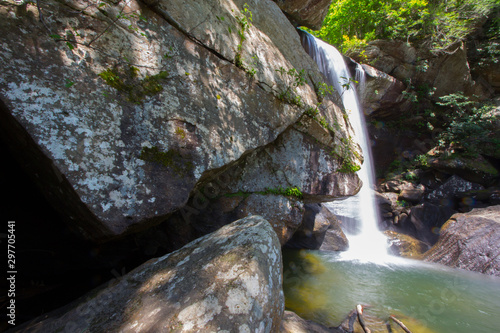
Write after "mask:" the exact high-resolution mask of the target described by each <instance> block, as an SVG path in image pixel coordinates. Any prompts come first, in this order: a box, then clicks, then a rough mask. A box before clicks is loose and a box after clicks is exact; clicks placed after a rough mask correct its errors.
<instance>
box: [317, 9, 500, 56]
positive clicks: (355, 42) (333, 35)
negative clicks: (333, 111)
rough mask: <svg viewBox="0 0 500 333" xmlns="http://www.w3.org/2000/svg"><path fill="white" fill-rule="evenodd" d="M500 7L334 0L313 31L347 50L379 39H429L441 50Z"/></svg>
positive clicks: (494, 23)
mask: <svg viewBox="0 0 500 333" xmlns="http://www.w3.org/2000/svg"><path fill="white" fill-rule="evenodd" d="M499 7H500V4H499V1H498V0H410V1H406V0H389V1H380V0H333V2H332V4H331V6H330V9H329V11H328V14H327V16H326V18H325V21H324V22H323V27H322V28H321V29H320V30H319V31H316V32H313V33H314V34H315V35H316V36H317V37H320V38H321V39H323V40H325V41H326V42H328V43H330V44H333V45H336V46H337V47H339V48H340V49H341V51H343V52H347V51H348V50H358V51H359V50H360V49H363V47H364V46H365V45H366V43H367V42H369V41H372V40H375V39H399V40H404V41H407V42H410V41H420V40H426V41H428V42H429V44H430V46H432V47H433V48H434V49H436V50H441V49H444V48H446V47H447V46H449V45H450V44H452V43H454V42H455V41H457V40H462V39H463V38H464V37H465V36H466V35H467V34H468V33H470V32H471V30H472V29H473V28H474V25H475V23H476V22H478V21H479V20H480V19H481V18H482V17H485V16H487V15H489V14H491V13H493V12H495V11H497V10H498V8H499ZM496 24H498V25H500V22H497V21H494V22H493V24H492V26H493V28H492V30H495V28H494V26H495V25H496ZM497 31H498V30H497Z"/></svg>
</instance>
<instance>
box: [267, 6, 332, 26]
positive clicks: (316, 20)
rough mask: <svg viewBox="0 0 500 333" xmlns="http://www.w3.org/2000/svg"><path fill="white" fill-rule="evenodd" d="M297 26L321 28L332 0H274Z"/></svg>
mask: <svg viewBox="0 0 500 333" xmlns="http://www.w3.org/2000/svg"><path fill="white" fill-rule="evenodd" d="M273 1H274V2H276V3H277V4H278V6H279V7H280V8H281V10H282V11H283V12H284V13H285V14H286V15H287V16H288V18H289V19H290V21H291V22H292V23H293V24H294V25H297V26H300V25H303V26H305V27H308V28H311V29H312V30H319V29H320V28H321V25H322V24H323V20H324V19H325V17H326V14H327V13H328V8H330V4H331V3H332V0H306V1H304V0H273Z"/></svg>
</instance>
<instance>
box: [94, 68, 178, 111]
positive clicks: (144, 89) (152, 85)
mask: <svg viewBox="0 0 500 333" xmlns="http://www.w3.org/2000/svg"><path fill="white" fill-rule="evenodd" d="M168 75H169V73H168V72H167V71H161V72H159V73H158V74H156V75H152V76H149V75H146V76H145V77H144V78H143V79H139V78H138V76H139V69H138V68H136V67H133V66H129V67H128V68H126V69H123V68H118V67H115V68H108V69H106V70H104V71H103V72H101V73H99V76H100V77H101V78H102V79H103V80H104V81H105V82H106V84H108V85H109V86H110V87H113V88H115V89H116V90H118V91H120V92H123V93H125V94H126V99H127V100H128V101H129V102H132V103H135V104H141V103H142V102H143V100H144V98H145V97H146V96H154V95H156V94H158V93H160V92H161V91H162V90H163V86H162V82H163V81H165V80H166V79H167V78H168Z"/></svg>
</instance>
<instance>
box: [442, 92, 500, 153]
mask: <svg viewBox="0 0 500 333" xmlns="http://www.w3.org/2000/svg"><path fill="white" fill-rule="evenodd" d="M440 99H441V102H439V103H437V104H439V105H441V106H444V107H446V108H447V109H448V112H447V113H446V115H447V122H446V124H445V128H444V130H443V131H442V132H441V133H440V134H439V137H438V143H439V145H440V146H441V147H447V146H451V145H453V146H455V147H457V148H458V149H461V150H462V153H463V154H465V155H467V156H476V155H477V153H478V152H479V151H482V150H484V149H485V148H488V147H493V149H496V150H497V151H498V149H499V148H500V145H499V144H498V137H495V130H494V121H495V120H496V118H495V116H494V115H493V112H492V110H493V109H494V106H493V105H490V104H481V103H479V102H476V101H473V100H470V99H469V98H468V97H467V96H465V95H463V94H462V93H455V94H449V95H446V96H442V97H441V98H440Z"/></svg>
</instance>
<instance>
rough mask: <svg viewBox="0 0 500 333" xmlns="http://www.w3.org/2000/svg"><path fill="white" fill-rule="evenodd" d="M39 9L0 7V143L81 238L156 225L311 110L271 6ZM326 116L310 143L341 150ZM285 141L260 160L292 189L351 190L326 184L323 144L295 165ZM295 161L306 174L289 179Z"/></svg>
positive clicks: (168, 1) (73, 1)
mask: <svg viewBox="0 0 500 333" xmlns="http://www.w3.org/2000/svg"><path fill="white" fill-rule="evenodd" d="M40 10H41V12H39V11H38V10H37V8H36V6H34V5H32V4H31V3H28V4H21V5H18V4H17V3H15V2H12V1H7V2H6V5H4V6H2V7H1V8H0V17H1V18H2V19H1V20H0V31H3V32H4V33H2V34H0V36H1V37H0V44H1V45H2V52H1V53H0V61H1V62H2V63H3V64H4V66H3V69H2V76H1V77H0V99H1V100H2V101H3V103H1V108H0V111H1V112H0V114H1V117H2V122H1V130H2V135H3V138H4V139H5V140H6V141H8V142H10V147H11V148H12V149H13V150H14V151H16V152H17V154H18V157H19V159H21V160H25V161H31V162H30V163H27V165H26V166H27V168H28V169H30V173H31V174H33V175H34V176H35V178H36V180H37V182H38V183H39V185H40V187H41V188H43V189H44V191H45V192H46V193H45V194H46V196H47V197H48V198H49V199H50V200H51V202H52V203H53V205H54V206H56V207H57V208H58V210H59V211H60V212H63V215H64V216H66V217H67V218H69V219H70V220H71V221H72V225H73V226H74V227H75V228H77V229H79V230H80V231H81V232H82V233H83V234H84V235H85V236H86V237H87V238H91V239H94V240H106V239H108V238H111V237H115V236H120V235H123V234H124V233H126V232H132V231H134V230H136V229H144V228H147V227H148V226H150V225H153V224H157V223H159V222H160V221H162V220H164V219H165V218H166V217H167V216H168V215H169V214H171V213H172V212H174V211H176V210H178V209H179V208H180V207H183V206H184V205H185V204H186V202H187V201H188V198H189V196H190V194H191V193H192V191H193V188H194V187H195V185H196V184H197V183H198V181H199V180H200V179H202V178H209V177H208V176H207V174H210V172H211V171H212V170H221V169H224V168H226V167H227V166H228V165H229V164H231V163H233V162H235V161H237V160H239V159H240V158H241V157H242V156H244V155H245V154H248V153H250V152H252V151H256V149H257V148H259V147H264V146H266V145H269V144H270V143H272V142H273V141H275V140H276V138H277V137H278V136H279V135H280V134H282V133H283V132H285V130H286V129H288V128H290V127H291V125H293V124H295V123H296V122H297V121H298V120H299V118H300V117H301V116H302V115H303V113H304V111H305V106H306V105H315V104H316V103H317V102H318V101H317V97H316V93H315V88H314V86H315V85H317V84H318V83H319V82H321V81H322V79H321V76H320V74H319V71H318V70H317V66H316V65H315V64H314V63H313V61H312V59H311V58H310V57H309V56H308V55H307V54H306V53H305V52H304V51H303V49H302V47H301V45H300V40H299V36H298V34H297V33H296V31H295V29H294V27H293V26H292V25H291V24H290V22H289V21H288V19H287V18H286V17H285V15H284V14H283V13H282V12H281V10H280V9H279V8H278V6H277V5H276V4H275V3H274V2H272V1H263V0H246V1H243V0H241V1H240V0H226V1H222V2H214V1H208V0H203V1H194V0H190V1H179V0H160V1H146V0H145V1H144V2H138V1H136V0H132V1H127V2H122V1H119V2H116V3H115V2H109V3H108V2H97V1H96V2H93V1H83V0H82V1H79V0H66V1H44V2H43V4H41V9H40ZM41 14H43V21H41V20H40V19H41V16H40V15H41ZM301 70H305V71H304V72H301ZM299 78H300V80H302V81H303V83H304V84H300V85H296V86H295V85H294V82H296V80H297V79H299ZM302 81H301V82H302ZM313 83H314V84H313ZM280 96H281V97H280ZM284 96H287V97H284ZM294 98H299V100H297V99H295V103H293V102H292V103H290V100H292V99H294ZM299 105H300V106H302V107H299ZM326 105H327V103H326V102H325V103H323V104H322V106H321V108H322V112H323V113H322V114H323V118H322V119H323V124H326V122H327V121H329V120H332V119H334V118H336V119H340V120H341V123H342V124H340V127H338V129H337V130H336V133H335V135H333V134H332V133H331V131H330V133H329V131H326V132H325V131H324V130H323V132H325V133H326V136H327V137H328V138H330V139H331V138H335V140H333V141H332V140H330V141H331V142H333V143H338V142H339V140H340V139H341V138H345V139H346V138H349V137H350V136H351V134H350V133H351V132H352V130H351V129H350V125H349V124H348V123H346V122H345V121H344V120H342V113H341V110H340V109H339V108H338V107H335V106H333V105H330V107H329V108H326V107H325V106H326ZM316 120H317V119H316ZM311 121H312V120H311ZM315 123H317V121H316V122H315ZM330 123H331V124H333V120H332V121H330ZM318 126H319V125H318ZM320 128H321V126H320ZM289 132H290V131H289ZM313 132H314V131H313ZM316 132H317V131H316ZM325 133H324V134H325ZM288 135H289V136H290V135H291V136H292V137H291V140H294V141H291V142H283V143H281V142H280V143H279V144H281V145H282V147H283V149H282V148H274V149H275V150H276V149H281V150H284V148H285V147H286V148H287V153H286V154H285V155H283V154H282V155H281V157H279V159H280V160H279V161H278V157H270V158H271V159H274V162H275V164H276V165H277V167H278V168H285V169H290V168H296V170H298V171H297V172H296V173H295V175H293V177H288V180H289V181H290V182H291V183H295V184H294V185H295V186H299V185H300V186H302V187H301V188H303V189H304V190H305V191H306V192H308V193H312V194H314V193H318V194H320V195H323V192H325V193H324V195H325V196H326V197H331V196H332V195H339V194H340V195H344V194H348V193H352V192H355V189H357V188H358V187H359V186H358V185H359V184H358V182H359V181H358V180H357V177H356V176H353V175H352V174H351V175H349V174H339V173H335V172H334V171H335V163H337V164H339V162H338V161H339V160H340V159H341V158H340V157H339V156H340V155H337V156H336V157H335V156H334V157H335V158H332V157H331V156H329V154H330V153H331V151H332V149H330V148H331V146H332V145H330V146H327V149H325V150H324V151H321V150H320V149H319V147H320V145H316V147H315V148H314V149H309V150H308V151H305V152H304V154H302V153H301V152H300V150H301V149H302V147H301V146H296V144H300V142H306V143H307V144H306V145H305V147H308V146H311V144H310V143H308V142H312V141H311V140H312V139H310V138H309V139H308V138H302V137H301V135H306V134H304V133H302V134H300V135H299V134H298V133H296V132H295V133H290V134H288ZM307 135H308V136H310V133H309V134H307ZM313 138H315V137H314V136H313ZM299 141H300V142H299ZM327 141H328V140H327ZM292 146H293V147H292ZM290 147H291V148H296V147H299V153H298V154H297V149H289V148H290ZM265 154H267V152H266V153H265ZM33 156H35V157H36V161H34V162H33V158H32V157H33ZM309 158H312V160H313V162H314V163H313V165H316V166H317V169H318V170H313V172H309V173H304V174H305V176H302V175H301V173H302V172H303V168H305V167H307V168H308V169H310V163H309ZM335 159H336V160H337V161H335ZM276 162H279V163H276ZM330 166H331V167H333V168H332V169H328V168H329V167H330ZM276 170H277V169H272V171H273V172H274V171H276ZM267 171H271V170H267ZM282 171H284V172H285V173H286V170H280V171H278V174H279V173H280V172H282ZM248 172H251V171H250V170H249V171H248ZM313 173H314V174H316V173H317V174H318V176H312V175H313ZM278 176H279V175H278ZM279 177H281V178H283V176H279ZM298 178H300V179H298ZM351 180H353V182H352V184H347V182H350V181H351ZM274 183H276V184H278V183H277V182H274ZM274 183H273V184H274ZM299 183H300V184H299ZM268 185H269V184H268ZM278 185H281V186H284V183H283V182H282V179H280V183H279V184H278ZM278 185H276V186H278Z"/></svg>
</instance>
